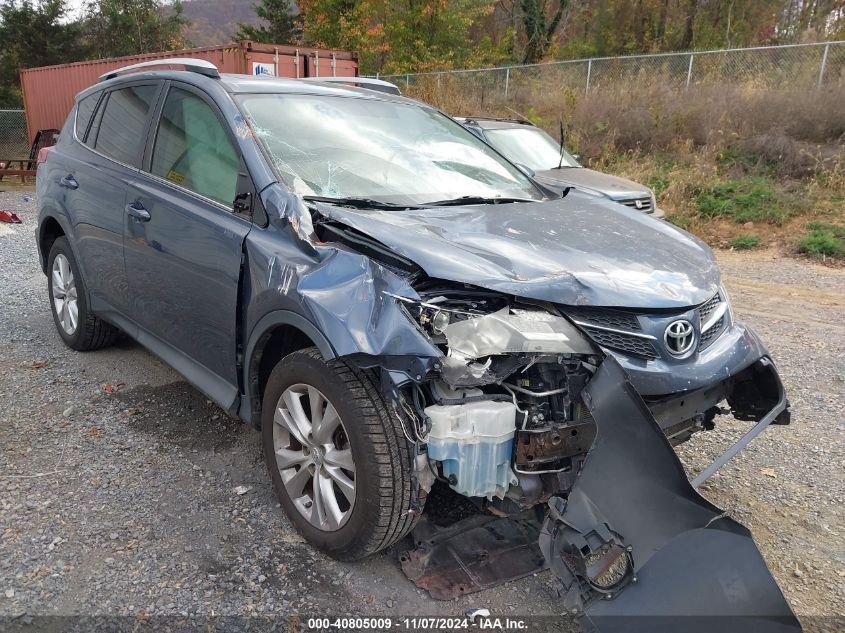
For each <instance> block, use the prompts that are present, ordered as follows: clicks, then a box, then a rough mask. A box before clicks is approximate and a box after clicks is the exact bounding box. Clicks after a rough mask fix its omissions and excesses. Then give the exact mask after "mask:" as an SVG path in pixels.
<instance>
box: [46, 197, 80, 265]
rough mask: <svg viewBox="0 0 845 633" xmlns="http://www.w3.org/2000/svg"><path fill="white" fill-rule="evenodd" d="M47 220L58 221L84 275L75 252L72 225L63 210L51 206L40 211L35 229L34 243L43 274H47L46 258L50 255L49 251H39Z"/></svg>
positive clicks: (77, 254)
mask: <svg viewBox="0 0 845 633" xmlns="http://www.w3.org/2000/svg"><path fill="white" fill-rule="evenodd" d="M47 220H55V221H56V222H58V224H59V226H60V227H62V231H64V234H65V235H66V236H67V238H68V244H69V245H70V250H71V251H72V252H73V257H74V259H75V260H76V265H77V266H78V267H79V268H80V270H82V274H83V275H84V274H85V270H84V269H83V267H82V261H81V260H80V258H79V253H77V252H76V240H75V239H74V237H75V234H74V231H73V226H72V225H71V223H70V221H69V220H68V218H67V215H66V214H65V213H64V212H63V210H61V209H53V208H50V209H48V210H42V211H41V213H40V214H39V216H38V226H37V227H36V229H35V240H36V242H35V245H36V247H37V248H38V259H39V261H40V263H41V271H42V272H43V273H44V274H45V275H46V274H47V258H48V257H49V255H50V253H44V252H42V251H41V240H42V239H43V238H44V228H45V224H46V222H47Z"/></svg>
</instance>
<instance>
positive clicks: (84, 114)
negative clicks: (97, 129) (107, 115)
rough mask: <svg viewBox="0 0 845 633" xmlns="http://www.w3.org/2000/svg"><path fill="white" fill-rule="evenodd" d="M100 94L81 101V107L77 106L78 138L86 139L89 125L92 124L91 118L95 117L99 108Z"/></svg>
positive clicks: (96, 93) (97, 93)
mask: <svg viewBox="0 0 845 633" xmlns="http://www.w3.org/2000/svg"><path fill="white" fill-rule="evenodd" d="M100 94H102V93H100V92H95V93H94V94H92V95H88V96H87V97H85V98H84V99H82V100H80V102H79V105H77V106H76V136H77V137H78V138H80V139H82V140H84V139H85V132H87V131H88V124H89V123H90V122H91V117H92V116H94V108H96V107H97V101H98V100H99V99H100Z"/></svg>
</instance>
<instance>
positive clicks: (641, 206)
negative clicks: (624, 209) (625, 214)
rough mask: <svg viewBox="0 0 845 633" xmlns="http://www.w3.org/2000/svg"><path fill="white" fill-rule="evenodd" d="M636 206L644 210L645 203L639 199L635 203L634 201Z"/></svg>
mask: <svg viewBox="0 0 845 633" xmlns="http://www.w3.org/2000/svg"><path fill="white" fill-rule="evenodd" d="M634 205H635V206H636V207H637V208H638V209H642V208H643V201H642V200H640V199H637V200H635V201H634Z"/></svg>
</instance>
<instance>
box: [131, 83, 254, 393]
mask: <svg viewBox="0 0 845 633" xmlns="http://www.w3.org/2000/svg"><path fill="white" fill-rule="evenodd" d="M159 109H160V114H159V115H158V117H157V119H158V120H157V124H155V125H154V127H153V132H152V134H153V135H154V136H153V137H152V138H151V143H148V150H147V156H146V157H145V159H144V165H143V168H142V170H141V172H140V174H139V176H138V178H137V179H136V180H135V182H133V184H132V187H131V189H130V192H129V195H128V196H127V205H126V225H125V226H126V229H125V238H124V254H125V259H126V271H127V276H128V278H129V285H130V288H131V291H132V310H131V313H132V315H133V317H134V319H135V320H136V321H137V322H138V324H139V325H140V326H141V327H142V328H143V329H145V330H147V331H148V332H149V333H152V334H153V335H155V337H156V338H157V339H160V340H161V341H163V342H164V344H165V345H166V346H169V348H170V352H174V353H176V354H177V356H175V357H168V360H169V361H170V362H171V364H175V365H176V366H177V368H178V369H180V371H182V372H183V373H185V374H186V375H187V376H188V378H189V379H192V382H194V383H195V384H197V385H198V386H200V387H201V388H203V389H204V391H206V393H207V394H208V395H210V396H212V397H213V398H214V399H215V400H217V401H218V402H220V403H223V404H227V403H226V402H224V401H227V400H228V399H229V398H230V397H231V398H234V395H235V394H236V393H237V392H236V391H234V389H236V387H237V384H238V383H237V359H236V354H237V335H236V325H237V310H238V290H239V284H238V282H239V278H240V270H241V254H242V245H243V241H244V238H245V237H246V235H247V233H248V232H249V230H250V227H251V226H252V224H251V222H250V221H249V219H248V218H245V217H243V216H241V215H236V214H235V213H233V211H232V206H233V205H232V203H233V200H234V199H235V195H236V193H237V190H238V187H239V183H242V182H243V177H242V175H240V173H241V168H240V167H241V164H240V157H239V154H238V151H237V150H236V145H235V144H234V143H233V140H232V137H231V132H230V131H229V130H228V128H227V126H225V125H224V124H223V123H222V120H221V117H220V116H219V112H218V110H217V108H216V106H214V105H213V104H212V103H211V102H210V101H209V100H207V98H206V97H205V95H204V94H203V93H201V92H199V91H197V90H196V89H193V88H191V87H189V86H186V85H182V84H178V83H175V82H174V83H172V84H171V85H170V86H169V87H168V88H167V94H166V96H165V98H164V101H163V104H161V105H160V108H159ZM143 335H144V333H142V336H143ZM165 351H167V350H165ZM179 354H184V355H186V356H188V357H189V358H190V359H191V360H193V361H194V362H195V364H198V365H199V367H194V368H191V367H188V368H187V369H186V368H185V367H184V366H180V363H179V362H178V355H179ZM174 358H176V359H177V361H174ZM193 369H196V370H197V371H198V372H199V376H200V377H199V378H196V377H195V376H196V375H192V373H191V372H192V370H193ZM203 372H204V373H203Z"/></svg>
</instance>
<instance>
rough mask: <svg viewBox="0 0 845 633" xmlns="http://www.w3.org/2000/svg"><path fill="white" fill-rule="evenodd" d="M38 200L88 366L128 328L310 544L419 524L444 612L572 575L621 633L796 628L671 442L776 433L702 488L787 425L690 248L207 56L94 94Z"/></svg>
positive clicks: (341, 100) (330, 94) (699, 253)
mask: <svg viewBox="0 0 845 633" xmlns="http://www.w3.org/2000/svg"><path fill="white" fill-rule="evenodd" d="M162 63H164V64H167V65H168V66H172V65H177V64H178V65H180V66H184V68H185V69H184V70H151V69H150V68H149V66H152V65H153V64H159V65H160V64H162ZM350 81H354V82H356V83H359V84H363V85H365V86H366V80H363V79H360V80H359V79H354V80H353V79H350ZM37 190H38V204H39V209H40V214H39V226H38V229H37V235H36V238H37V243H38V248H39V251H40V255H41V263H42V267H43V270H44V272H45V274H46V275H47V279H48V290H49V299H50V305H51V307H52V310H53V316H54V320H55V323H56V327H57V329H58V333H59V335H60V336H61V338H62V339H63V341H64V342H65V343H66V344H67V345H68V346H70V347H71V348H73V349H76V350H80V351H85V350H93V349H97V348H101V347H103V346H106V345H108V344H109V343H110V342H111V341H113V340H114V338H115V336H116V334H117V333H118V331H122V332H124V333H126V334H128V335H129V336H131V337H132V338H134V339H135V340H137V341H138V342H140V343H141V344H142V345H144V346H145V347H147V348H148V349H149V350H150V351H152V352H153V353H155V354H156V355H158V356H159V357H161V358H162V359H163V360H164V361H166V362H167V363H169V364H170V365H172V366H173V367H174V368H176V369H177V370H178V371H179V372H181V373H182V374H183V375H184V376H185V377H186V378H187V379H188V380H189V381H190V382H191V383H193V384H194V385H195V386H196V387H197V388H198V389H200V390H201V391H203V392H204V393H205V394H207V395H208V397H209V398H211V399H213V400H214V401H215V402H217V403H218V404H219V405H220V406H221V407H223V408H224V409H226V410H227V411H228V412H229V413H230V414H231V415H233V416H238V417H240V418H241V419H243V420H245V421H246V422H248V423H249V424H251V425H253V426H254V427H256V428H260V431H261V433H262V436H263V444H264V451H265V455H266V461H267V466H268V469H269V472H270V477H271V479H272V484H273V487H274V488H275V492H276V494H277V496H278V499H279V501H280V503H281V505H282V507H283V508H284V510H285V512H286V513H287V515H288V516H289V517H290V519H291V521H292V522H293V523H294V525H295V526H296V527H297V528H298V529H299V530H300V531H301V533H302V535H303V536H304V537H305V538H306V539H307V541H308V542H309V543H311V544H313V545H314V546H316V547H318V548H320V549H321V550H323V551H325V552H327V553H328V554H330V555H332V556H335V557H338V558H342V559H357V558H361V557H364V556H367V555H369V554H372V553H374V552H377V551H379V550H381V549H383V548H386V547H388V546H390V545H392V544H394V543H397V542H398V541H400V539H402V538H403V537H404V536H405V535H407V534H409V533H410V532H411V531H412V530H413V532H414V538H413V542H412V543H410V544H409V548H406V549H407V551H405V552H404V553H403V554H402V555H401V556H400V559H401V564H402V567H403V570H404V571H405V573H406V574H407V575H408V576H409V578H411V580H413V582H415V583H416V584H417V585H418V586H420V587H422V588H425V589H426V590H428V591H429V592H430V593H431V594H432V596H434V597H437V598H450V597H453V596H457V595H460V594H462V593H467V592H472V591H476V590H479V589H483V588H486V587H490V586H492V585H495V584H498V583H500V582H505V581H508V580H511V579H513V578H517V577H520V576H523V575H527V574H531V573H535V572H536V571H539V570H541V569H544V568H546V567H549V568H551V570H552V571H553V573H554V574H555V576H556V577H557V579H558V581H559V589H560V594H561V600H562V604H563V605H564V607H565V609H566V611H567V613H573V614H577V615H579V616H583V617H585V618H588V619H589V620H590V621H591V622H592V624H593V625H595V626H598V627H599V628H600V629H601V628H606V629H608V630H614V627H617V628H618V626H619V625H618V620H617V619H614V617H612V616H619V615H625V616H627V615H632V614H641V615H642V614H645V615H656V616H661V615H678V614H681V615H685V616H689V615H692V616H696V615H700V616H704V615H705V614H719V615H722V616H737V617H738V618H740V619H739V620H737V621H738V622H741V623H742V624H743V625H744V626H745V629H744V630H751V629H753V630H755V631H774V630H778V631H786V630H798V629H799V626H798V623H797V621H796V620H795V618H794V616H793V615H792V613H791V611H790V609H789V606H788V605H787V603H786V601H785V600H784V598H783V595H782V594H781V592H780V590H779V589H778V587H777V585H776V584H775V582H774V580H773V579H772V577H771V575H770V574H769V572H768V570H767V568H766V565H765V563H764V561H763V559H762V557H761V556H760V554H759V552H758V551H757V549H756V547H755V545H754V543H753V541H752V540H751V537H750V533H749V532H748V530H746V529H745V528H744V527H742V526H741V525H740V524H739V523H737V522H735V521H733V520H732V519H731V518H729V517H727V516H726V515H725V513H723V512H722V511H721V510H719V509H718V508H716V507H715V506H713V505H712V504H710V503H709V502H708V501H706V500H705V499H704V498H702V497H701V496H700V495H698V493H697V492H696V491H695V488H694V487H693V484H691V483H690V482H689V481H688V480H687V478H686V475H685V474H684V470H683V468H682V466H681V465H680V462H679V461H678V459H677V457H676V455H675V453H674V451H673V449H672V443H677V442H681V441H684V440H686V439H688V438H689V437H690V436H691V435H692V434H693V433H695V432H697V431H700V430H706V429H708V428H711V427H712V426H713V424H714V421H715V418H716V416H717V414H719V413H720V412H725V413H727V412H728V410H729V411H730V413H732V414H733V415H734V416H735V417H737V418H739V419H741V420H748V421H750V422H754V423H755V425H754V427H753V428H752V429H751V430H750V431H749V434H748V435H747V436H746V437H745V438H743V440H742V441H741V442H740V443H738V444H737V445H736V446H734V447H732V448H731V449H730V450H729V451H728V453H726V455H725V456H723V457H722V458H720V460H717V462H716V463H715V464H713V466H712V467H711V468H709V469H708V470H707V471H706V472H704V473H701V475H699V477H698V479H697V480H696V482H693V483H699V482H700V481H701V480H703V479H704V478H706V477H707V476H709V474H711V473H712V471H713V470H715V469H716V468H718V467H719V466H720V465H721V464H722V463H724V462H725V461H727V459H729V458H730V457H731V456H732V455H733V454H734V453H735V452H736V451H737V450H739V449H740V448H741V447H742V446H743V445H744V444H745V443H747V441H749V440H750V439H751V438H752V437H753V436H754V435H756V434H757V433H759V432H760V431H761V430H762V429H763V428H765V427H766V426H768V425H769V424H770V423H772V422H778V423H786V422H788V404H787V400H786V396H785V394H784V390H783V387H782V385H781V382H780V379H779V377H778V374H777V371H776V370H775V367H774V365H773V364H772V361H771V360H770V358H769V355H768V352H767V351H766V348H765V347H764V346H763V344H762V343H761V342H760V340H759V339H758V338H757V336H756V335H755V334H754V333H753V332H752V331H751V330H749V329H748V328H746V327H744V326H743V325H741V324H740V323H738V322H737V321H736V320H735V319H734V318H733V315H732V313H731V309H730V304H729V300H728V296H727V294H726V293H725V290H724V288H723V287H722V286H721V284H720V278H719V271H718V269H717V266H716V262H715V260H714V257H713V254H712V253H711V251H710V250H709V248H707V246H705V245H704V244H703V243H701V242H700V241H699V240H697V239H696V238H694V237H692V236H691V235H689V234H687V233H685V232H683V231H681V230H679V229H676V228H674V227H672V226H670V225H668V224H666V223H663V222H659V221H656V220H654V219H652V218H650V217H647V216H645V215H643V214H641V213H638V212H637V211H636V210H633V209H628V208H626V207H623V206H621V205H616V204H612V203H609V202H603V201H602V200H600V199H597V198H596V197H594V196H587V195H584V194H579V193H578V192H576V191H570V192H568V193H567V194H566V195H564V196H563V197H560V193H555V192H553V191H551V190H548V189H546V188H544V187H543V186H542V185H541V184H538V183H537V182H535V181H533V180H532V179H530V178H529V177H527V176H526V175H525V174H524V173H523V172H522V171H521V170H520V169H519V168H517V167H516V166H514V165H513V164H511V163H510V162H508V161H507V160H506V159H505V158H503V157H502V156H501V155H500V154H498V153H497V152H496V151H495V150H494V149H493V148H491V147H490V146H488V145H486V144H485V143H483V142H482V141H481V140H479V139H478V138H477V137H475V136H474V135H473V134H472V133H470V132H469V131H467V130H466V129H464V128H463V127H462V126H461V125H459V124H458V123H457V122H455V121H454V120H452V119H450V118H449V117H447V116H445V115H443V114H442V113H440V112H438V111H437V110H435V109H433V108H431V107H429V106H427V105H425V104H423V103H419V102H416V101H413V100H410V99H406V98H403V97H401V96H397V95H390V94H385V93H382V92H376V91H374V90H368V89H366V88H365V87H364V88H361V87H351V86H345V85H338V84H329V83H320V82H310V81H305V80H283V79H276V78H270V77H246V76H237V75H219V74H218V72H217V69H216V68H215V67H214V66H212V65H211V64H208V63H207V62H202V61H198V60H191V59H184V60H165V61H163V62H162V61H159V62H148V63H145V64H140V65H136V66H133V67H127V68H125V69H121V70H119V71H114V72H112V73H109V74H107V75H105V76H104V77H102V78H101V81H100V82H99V83H97V84H96V85H94V86H93V87H91V88H89V89H87V90H85V91H84V92H82V93H81V94H80V95H79V96H78V97H77V99H76V103H75V105H74V107H73V109H72V111H71V113H70V116H69V117H68V119H67V122H66V124H65V126H64V129H63V130H62V132H61V136H60V139H59V141H58V144H57V145H56V146H55V147H54V148H52V150H51V151H50V152H49V154H48V156H47V157H46V160H45V161H44V162H43V163H42V164H41V165H40V166H39V169H38V178H37ZM724 401H726V402H727V404H728V408H727V409H723V408H720V404H721V403H722V402H724ZM435 498H436V501H437V503H434V501H435ZM444 500H450V502H451V503H454V504H458V503H459V504H462V507H461V510H460V511H459V512H456V513H453V514H452V515H449V517H448V518H447V517H444V515H443V514H442V513H441V514H440V515H439V516H436V517H434V516H433V514H432V513H435V512H438V511H440V509H441V508H442V506H443V505H444V503H445V501H444ZM427 501H428V503H427ZM435 506H436V507H435ZM447 514H448V513H447ZM538 543H539V547H538ZM748 618H752V619H753V621H751V623H750V624H749V620H748ZM640 621H641V619H640V620H637V622H640ZM625 622H626V624H625V630H628V631H630V630H637V627H638V626H646V625H648V626H649V630H657V629H655V628H654V626H653V622H652V623H651V624H648V623H647V622H646V621H642V624H637V623H633V624H632V622H633V621H631V622H628V621H627V620H625ZM661 622H665V621H663V620H661ZM725 626H727V625H726V624H725V623H724V622H723V621H720V627H721V628H725ZM749 627H750V628H749ZM728 628H729V627H728ZM667 630H669V629H667Z"/></svg>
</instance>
